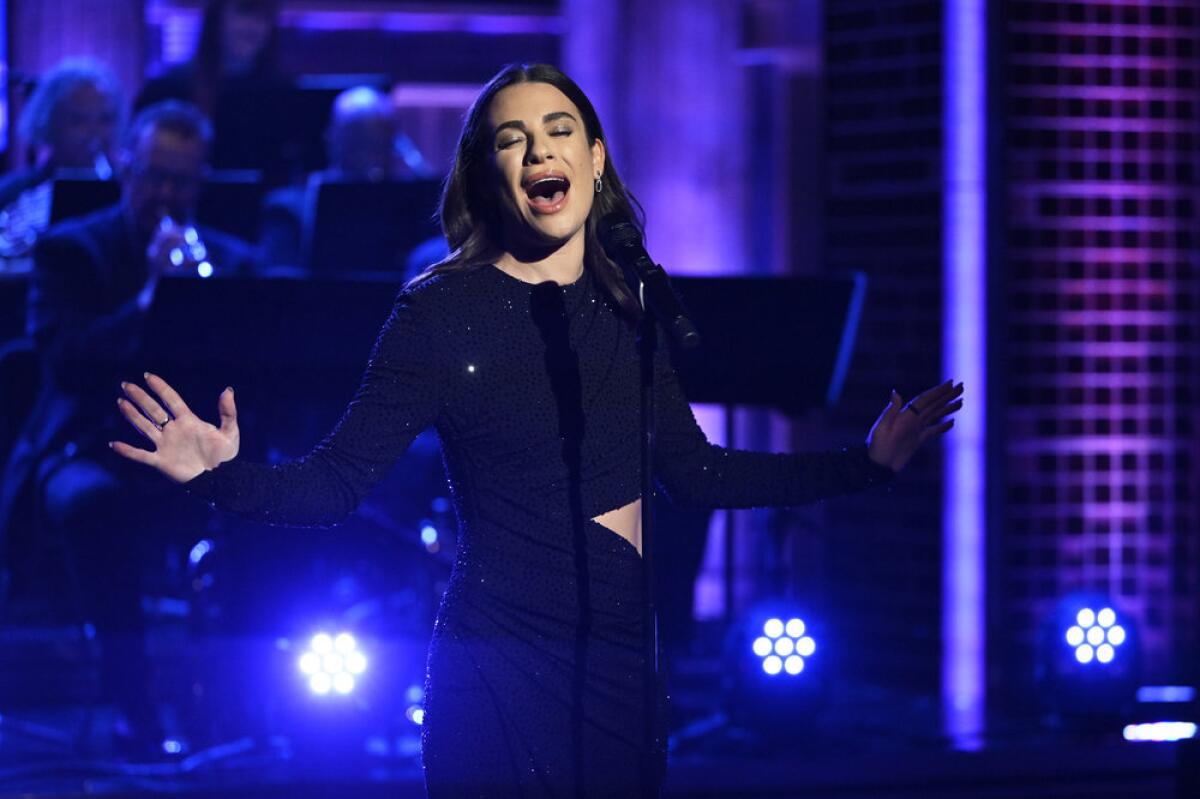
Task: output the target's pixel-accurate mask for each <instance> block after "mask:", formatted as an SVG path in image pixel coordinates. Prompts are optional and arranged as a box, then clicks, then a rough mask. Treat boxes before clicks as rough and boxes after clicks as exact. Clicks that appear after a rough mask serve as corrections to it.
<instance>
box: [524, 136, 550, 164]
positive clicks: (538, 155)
mask: <svg viewBox="0 0 1200 799" xmlns="http://www.w3.org/2000/svg"><path fill="white" fill-rule="evenodd" d="M553 157H554V154H553V153H551V152H550V146H549V143H548V142H547V143H546V144H542V143H541V142H540V141H530V142H529V149H528V150H527V151H526V153H525V160H526V161H527V162H529V163H531V164H540V163H542V162H543V161H545V160H547V159H550V158H553Z"/></svg>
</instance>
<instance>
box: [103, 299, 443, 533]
mask: <svg viewBox="0 0 1200 799" xmlns="http://www.w3.org/2000/svg"><path fill="white" fill-rule="evenodd" d="M427 330H428V328H427V327H426V326H425V325H424V324H423V323H422V321H421V314H420V313H419V312H418V310H417V309H415V308H414V307H413V302H412V298H411V297H410V296H409V295H408V294H407V293H402V294H401V295H400V297H399V298H398V299H397V301H396V305H395V307H394V308H393V309H392V314H391V316H390V317H389V318H388V321H387V323H386V324H385V325H384V327H383V330H382V331H381V332H380V334H379V337H378V339H376V342H375V347H374V349H373V350H372V354H371V359H370V361H369V363H368V365H367V369H366V372H365V373H364V375H363V379H362V383H361V385H360V386H359V389H358V391H357V393H356V394H355V397H354V399H353V400H352V401H351V402H350V405H349V406H348V407H347V408H346V411H345V412H344V414H343V415H342V418H341V421H340V422H338V425H337V427H336V428H335V429H334V430H333V432H332V433H330V434H329V435H328V436H327V437H326V438H325V439H324V440H323V441H322V442H321V443H320V444H318V445H317V446H316V447H315V448H314V449H313V450H312V451H311V452H310V453H309V454H308V455H306V456H304V457H303V458H300V459H299V460H296V461H291V462H288V463H282V464H279V465H275V466H268V465H265V464H256V463H246V462H245V461H244V460H241V459H238V458H237V457H236V456H237V452H238V442H239V436H240V433H239V430H238V427H237V410H236V408H235V406H234V401H233V391H232V389H226V390H225V391H224V392H223V393H222V394H221V397H220V399H219V401H218V411H219V413H220V416H221V425H220V427H216V426H214V425H211V424H208V423H207V422H204V421H203V420H201V419H200V418H199V417H197V416H196V415H195V414H193V413H192V412H191V410H190V409H189V408H188V407H187V405H186V404H185V403H184V402H183V399H182V398H180V397H179V396H178V394H176V393H175V392H174V390H172V389H171V387H170V386H168V385H167V384H166V382H165V381H163V380H161V379H160V378H157V377H155V376H153V375H148V376H147V381H148V385H149V387H150V389H151V390H153V391H154V393H155V394H156V395H157V399H155V397H152V396H151V395H150V394H148V393H147V392H145V391H143V390H142V389H141V388H140V387H137V386H134V385H133V384H127V385H126V386H123V388H124V390H125V393H126V396H127V397H128V399H127V400H125V401H123V402H122V403H121V410H122V412H123V413H124V415H125V417H126V419H128V420H129V421H130V423H131V424H132V425H133V426H134V427H135V428H136V429H137V430H138V431H139V432H140V433H142V435H143V436H145V437H146V438H147V439H148V440H149V441H150V443H151V444H152V445H153V449H152V450H142V449H138V448H136V447H132V446H129V445H128V444H122V443H114V444H113V445H112V446H113V449H114V450H115V451H116V452H117V453H118V454H120V455H124V456H125V457H127V458H130V459H131V460H136V461H138V462H140V463H145V464H147V465H149V466H153V467H155V468H157V469H159V471H161V472H163V473H164V474H165V475H167V476H168V477H170V478H172V479H174V480H176V481H177V482H183V483H185V484H186V488H187V490H188V491H189V493H192V494H193V495H195V496H197V497H200V498H201V499H204V500H206V501H208V502H211V503H212V504H214V505H216V506H217V507H220V508H221V509H223V510H228V511H230V512H233V513H236V514H238V515H241V516H245V517H248V518H251V519H255V520H257V521H262V522H267V523H271V524H282V525H289V526H295V527H328V526H332V525H335V524H337V523H338V522H340V521H342V520H343V519H344V518H345V517H346V516H348V515H349V514H350V513H351V512H352V511H353V510H354V509H355V508H356V507H357V506H358V503H359V502H360V501H361V500H362V498H363V496H364V495H365V494H366V493H367V492H368V491H369V490H370V489H371V487H373V486H374V485H375V484H376V483H378V482H379V480H381V479H382V478H383V476H384V475H385V474H386V472H387V470H388V469H389V468H390V467H391V465H392V464H393V463H394V462H395V460H396V459H397V458H398V457H399V456H400V455H401V454H402V453H403V452H404V451H405V450H406V449H407V448H408V445H409V444H410V443H412V440H413V438H415V437H416V435H417V434H418V433H419V432H421V430H423V429H425V428H426V427H428V426H429V425H431V424H432V423H433V421H434V417H435V415H436V411H437V407H438V398H437V390H436V389H437V378H436V374H435V369H434V357H435V356H434V355H433V347H432V343H431V342H430V341H428V337H427V336H426V331H427ZM168 418H170V421H169V422H167V423H166V424H161V423H162V422H163V420H164V419H168Z"/></svg>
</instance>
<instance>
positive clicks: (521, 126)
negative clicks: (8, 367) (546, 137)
mask: <svg viewBox="0 0 1200 799" xmlns="http://www.w3.org/2000/svg"><path fill="white" fill-rule="evenodd" d="M556 119H570V120H572V121H574V122H578V121H579V120H578V119H575V115H574V114H572V113H571V112H570V111H551V112H550V113H549V114H546V115H545V116H543V117H542V124H543V125H545V124H547V123H549V122H553V121H554V120H556ZM506 128H516V129H517V130H519V131H522V132H524V131H525V123H524V122H522V121H521V120H519V119H510V120H508V121H507V122H501V123H500V124H499V125H497V126H496V130H495V132H493V133H492V135H493V136H495V135H496V134H498V133H499V132H500V131H502V130H504V129H506Z"/></svg>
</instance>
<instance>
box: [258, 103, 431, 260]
mask: <svg viewBox="0 0 1200 799" xmlns="http://www.w3.org/2000/svg"><path fill="white" fill-rule="evenodd" d="M325 147H326V153H327V155H328V158H329V166H328V167H327V168H326V169H324V170H322V171H321V172H318V173H315V174H313V175H311V176H310V177H309V180H308V182H307V183H306V184H305V185H304V186H289V187H286V188H282V189H277V190H275V191H273V192H271V193H270V194H268V195H267V197H266V200H265V201H264V204H263V223H262V234H261V237H260V239H259V242H260V248H261V252H262V258H263V262H264V263H267V264H272V265H280V264H283V265H289V266H295V265H298V264H300V263H302V262H303V260H304V258H303V254H302V253H301V251H300V250H301V241H302V239H303V237H304V226H305V224H314V223H315V220H313V219H310V218H308V216H309V214H310V212H311V208H312V205H313V197H314V194H315V188H316V185H317V184H318V183H319V182H322V181H324V182H354V181H368V182H379V181H389V180H417V179H422V178H429V177H432V176H433V175H434V172H433V169H432V168H431V167H430V166H429V165H428V164H427V163H426V162H425V159H424V157H423V156H422V155H421V152H420V150H418V149H417V146H416V145H415V144H414V143H413V142H412V140H411V139H409V137H408V136H406V135H405V134H404V132H403V131H401V130H400V128H399V125H398V124H397V121H396V108H395V106H394V105H393V104H392V101H391V99H390V98H389V97H388V96H387V95H384V94H381V93H380V92H379V91H377V90H375V89H373V88H371V87H370V86H355V87H353V88H350V89H347V90H346V91H344V92H342V93H341V94H339V95H338V96H337V98H336V99H335V100H334V101H333V109H332V111H331V114H330V119H329V126H328V127H327V128H326V130H325ZM422 246H423V247H424V246H430V247H432V248H433V249H432V253H433V255H432V256H431V257H430V259H429V261H428V263H425V262H422V265H421V268H422V269H423V268H424V267H425V266H428V264H429V263H433V261H437V260H440V259H441V258H444V257H445V256H446V254H447V253H448V250H447V249H446V244H445V241H444V240H443V239H442V238H441V237H440V236H439V237H438V239H437V242H435V243H434V244H432V245H422ZM417 271H420V270H417ZM413 274H414V275H415V274H416V272H413ZM404 277H405V279H407V278H408V277H412V275H405V276H404Z"/></svg>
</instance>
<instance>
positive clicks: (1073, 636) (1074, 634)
mask: <svg viewBox="0 0 1200 799" xmlns="http://www.w3.org/2000/svg"><path fill="white" fill-rule="evenodd" d="M1083 638H1084V632H1083V628H1082V627H1072V628H1071V629H1069V630H1067V643H1068V644H1070V645H1071V646H1079V645H1080V644H1082V643H1083Z"/></svg>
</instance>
